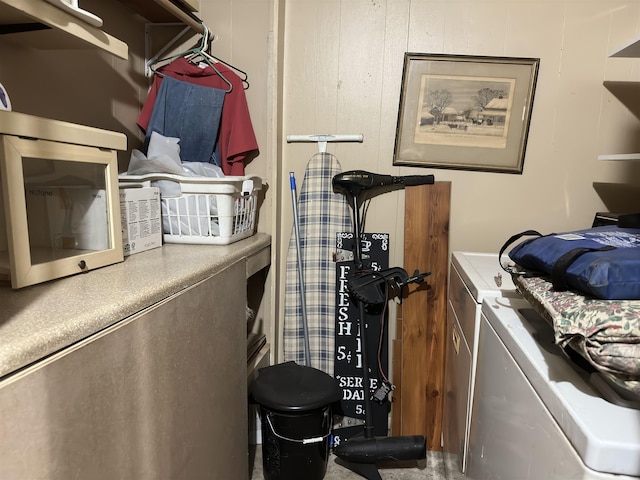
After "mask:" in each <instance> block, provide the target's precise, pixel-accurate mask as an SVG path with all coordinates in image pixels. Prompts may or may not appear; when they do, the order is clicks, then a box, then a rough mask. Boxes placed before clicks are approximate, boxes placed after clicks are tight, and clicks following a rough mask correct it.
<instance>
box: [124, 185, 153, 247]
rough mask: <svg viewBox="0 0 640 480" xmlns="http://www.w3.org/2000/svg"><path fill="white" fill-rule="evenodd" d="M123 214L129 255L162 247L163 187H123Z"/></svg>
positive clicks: (125, 243) (125, 241) (125, 242)
mask: <svg viewBox="0 0 640 480" xmlns="http://www.w3.org/2000/svg"><path fill="white" fill-rule="evenodd" d="M120 213H121V217H122V247H123V249H124V255H125V256H128V255H132V254H134V253H139V252H144V251H145V250H150V249H152V248H157V247H161V246H162V219H161V210H160V189H159V188H157V187H134V188H121V189H120Z"/></svg>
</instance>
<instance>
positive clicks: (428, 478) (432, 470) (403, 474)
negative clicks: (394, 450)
mask: <svg viewBox="0 0 640 480" xmlns="http://www.w3.org/2000/svg"><path fill="white" fill-rule="evenodd" d="M251 458H252V461H253V473H252V475H251V480H262V479H263V478H264V476H263V475H262V448H261V446H260V445H257V446H253V447H251ZM339 462H340V459H337V458H336V457H335V456H333V455H331V456H330V457H329V462H328V466H327V473H326V475H325V477H324V480H362V479H363V478H364V477H361V476H360V475H358V474H356V473H354V472H352V471H350V470H348V469H347V468H345V467H344V466H342V465H340V463H339ZM379 472H380V476H381V477H382V478H383V480H400V479H402V480H446V478H447V477H446V474H445V465H444V457H443V455H442V453H441V452H431V451H430V452H427V458H426V460H421V461H420V462H411V464H407V465H405V464H403V465H402V468H398V467H397V466H396V465H388V466H380V467H379ZM303 479H304V473H303V472H301V476H300V480H303Z"/></svg>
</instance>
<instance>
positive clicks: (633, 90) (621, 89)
mask: <svg viewBox="0 0 640 480" xmlns="http://www.w3.org/2000/svg"><path fill="white" fill-rule="evenodd" d="M609 57H610V58H640V38H635V39H633V40H632V41H631V42H629V43H628V44H626V45H623V46H622V47H620V48H618V49H616V50H615V51H613V52H612V53H610V54H609ZM603 85H604V86H605V88H607V89H608V90H609V91H610V92H611V93H612V94H613V95H614V96H615V97H616V98H617V99H618V100H619V101H620V102H621V103H622V104H623V105H625V106H626V107H627V108H628V109H629V111H630V112H631V113H633V114H634V115H635V116H636V117H638V118H640V101H639V100H638V99H639V98H640V97H639V95H638V93H640V82H628V81H612V80H605V81H604V82H603ZM598 160H604V161H610V160H613V161H626V162H637V161H640V153H617V154H603V155H598Z"/></svg>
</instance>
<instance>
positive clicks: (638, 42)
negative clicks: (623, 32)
mask: <svg viewBox="0 0 640 480" xmlns="http://www.w3.org/2000/svg"><path fill="white" fill-rule="evenodd" d="M609 57H610V58H640V38H635V39H633V40H632V41H631V42H629V43H628V44H626V45H624V46H622V47H620V48H618V49H616V50H614V51H613V52H612V53H610V54H609Z"/></svg>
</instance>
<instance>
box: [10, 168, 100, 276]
mask: <svg viewBox="0 0 640 480" xmlns="http://www.w3.org/2000/svg"><path fill="white" fill-rule="evenodd" d="M22 167H23V174H24V192H25V200H26V208H27V229H28V232H29V248H30V253H31V263H32V264H33V265H36V264H40V263H46V262H50V261H53V260H58V259H61V258H66V257H73V256H76V255H81V254H83V253H87V252H92V251H101V250H108V249H109V248H111V247H112V246H111V244H110V243H111V242H110V235H109V220H108V219H109V215H108V200H107V191H106V167H105V165H103V164H96V163H82V162H75V161H64V160H51V159H44V158H30V157H23V159H22Z"/></svg>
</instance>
